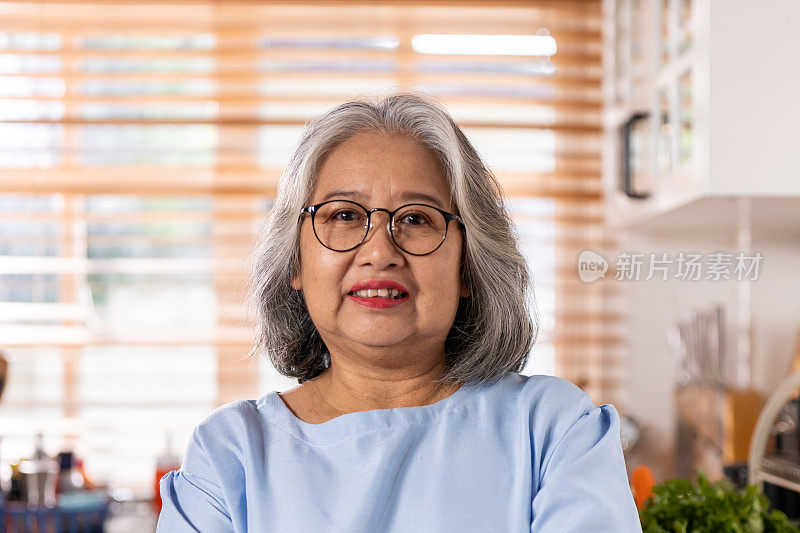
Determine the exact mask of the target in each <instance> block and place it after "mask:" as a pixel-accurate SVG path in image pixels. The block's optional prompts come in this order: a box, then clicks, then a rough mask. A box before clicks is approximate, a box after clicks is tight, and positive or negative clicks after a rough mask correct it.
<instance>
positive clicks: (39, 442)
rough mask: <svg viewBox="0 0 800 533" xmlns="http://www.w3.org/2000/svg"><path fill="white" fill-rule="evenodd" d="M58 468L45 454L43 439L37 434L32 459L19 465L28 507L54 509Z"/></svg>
mask: <svg viewBox="0 0 800 533" xmlns="http://www.w3.org/2000/svg"><path fill="white" fill-rule="evenodd" d="M58 466H59V465H58V463H57V462H56V461H54V460H53V459H51V458H50V457H48V456H47V454H46V453H45V451H44V437H43V436H42V434H41V433H38V434H37V435H36V451H35V452H34V454H33V459H25V460H23V461H21V462H20V464H19V471H20V473H21V474H22V478H23V481H24V484H25V488H26V494H25V499H26V501H27V502H28V505H29V506H30V507H55V505H56V481H57V479H58V471H59V468H58Z"/></svg>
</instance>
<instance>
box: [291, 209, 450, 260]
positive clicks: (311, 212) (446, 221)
mask: <svg viewBox="0 0 800 533" xmlns="http://www.w3.org/2000/svg"><path fill="white" fill-rule="evenodd" d="M333 202H347V203H350V204H354V205H357V206H358V207H360V208H361V209H363V210H364V212H365V213H366V214H367V224H366V226H365V227H366V231H365V232H364V236H363V237H362V238H361V241H359V243H358V244H356V245H355V246H353V247H352V248H348V249H346V250H337V249H335V248H331V247H330V246H328V245H326V244H325V243H324V242H322V239H320V238H319V235H318V234H317V227H316V225H315V224H314V216H315V215H316V214H317V211H318V210H319V208H320V207H322V206H323V205H325V204H330V203H333ZM412 205H421V206H425V207H430V208H431V209H435V210H436V211H438V212H439V213H441V214H442V215H443V216H444V235H443V236H442V240H441V242H439V244H437V245H436V248H434V249H433V250H431V251H430V252H425V253H424V254H415V253H412V252H409V251H408V250H406V249H405V248H403V247H402V246H400V245H399V244H398V243H397V240H396V239H395V238H394V225H393V224H392V221H393V220H394V215H395V213H397V212H398V211H400V210H401V209H404V208H406V207H409V206H412ZM375 211H383V212H384V213H387V214H388V215H389V223H388V224H387V226H388V230H389V236H390V237H391V238H392V242H393V243H394V244H395V246H397V247H398V248H399V249H400V250H402V251H403V252H405V253H407V254H409V255H415V256H417V257H420V256H423V255H429V254H432V253H433V252H435V251H436V250H438V249H439V248H441V246H442V244H444V241H445V239H447V230H448V229H449V228H450V221H451V220H455V221H457V222H458V223H459V224H461V227H462V228H465V229H466V226H465V225H464V221H463V220H462V219H461V217H460V216H458V215H454V214H453V213H448V212H447V211H445V210H444V209H439V208H438V207H436V206H434V205H429V204H422V203H416V202H415V203H411V204H405V205H401V206H400V207H398V208H397V209H395V210H394V211H389V210H388V209H385V208H383V207H376V208H374V209H367V208H366V207H364V206H363V205H361V204H360V203H358V202H354V201H352V200H341V199H333V200H328V201H327V202H322V203H320V204H315V205H309V206H307V207H304V208H303V209H301V210H300V216H301V217H302V216H303V215H304V214H305V213H308V214H309V215H311V229H313V230H314V236H315V237H316V238H317V242H319V243H320V244H321V245H322V246H324V247H325V248H327V249H328V250H331V251H333V252H349V251H351V250H355V249H356V248H358V247H359V246H361V245H362V244H364V241H365V240H367V235H369V230H370V229H372V213H374V212H375Z"/></svg>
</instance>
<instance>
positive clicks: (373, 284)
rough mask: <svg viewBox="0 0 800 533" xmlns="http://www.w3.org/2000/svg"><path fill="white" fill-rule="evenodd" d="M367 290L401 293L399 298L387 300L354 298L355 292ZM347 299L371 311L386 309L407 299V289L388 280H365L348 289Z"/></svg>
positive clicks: (379, 297) (378, 297) (373, 297)
mask: <svg viewBox="0 0 800 533" xmlns="http://www.w3.org/2000/svg"><path fill="white" fill-rule="evenodd" d="M367 289H395V290H397V291H400V292H401V293H403V294H402V295H401V297H400V298H388V297H383V296H372V297H369V298H365V297H363V296H356V295H355V294H353V293H355V292H356V291H362V290H367ZM347 297H348V298H350V300H351V301H353V302H354V303H357V304H359V305H363V306H364V307H370V308H372V309H386V308H387V307H394V306H396V305H400V304H402V303H403V302H405V301H406V300H408V298H409V293H408V289H406V288H405V287H403V286H402V285H400V284H399V283H397V282H395V281H390V280H377V279H374V280H366V281H360V282H358V283H356V284H355V285H353V286H352V287H351V288H350V291H349V292H348V294H347Z"/></svg>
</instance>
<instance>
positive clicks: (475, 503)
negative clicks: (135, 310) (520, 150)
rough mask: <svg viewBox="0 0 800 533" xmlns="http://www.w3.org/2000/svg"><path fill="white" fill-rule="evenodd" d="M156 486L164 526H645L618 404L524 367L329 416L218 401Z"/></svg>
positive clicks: (271, 396)
mask: <svg viewBox="0 0 800 533" xmlns="http://www.w3.org/2000/svg"><path fill="white" fill-rule="evenodd" d="M161 497H162V500H163V508H162V511H161V515H160V517H159V521H158V528H157V531H158V532H159V533H168V532H169V533H172V532H184V531H200V532H203V533H206V532H210V533H218V532H219V533H221V532H228V531H235V532H245V531H248V532H262V531H264V532H266V531H270V532H272V531H277V532H294V531H302V532H318V531H337V532H348V533H352V532H369V533H375V532H384V531H390V532H414V533H418V532H472V531H475V532H504V533H506V532H523V531H528V532H529V531H536V532H539V533H550V532H559V533H560V532H571V531H580V532H583V531H588V532H601V531H609V532H614V533H619V532H628V531H641V526H640V525H639V519H638V514H637V511H636V506H635V504H634V501H633V496H632V495H631V491H630V487H629V485H628V480H627V475H626V472H625V462H624V459H623V456H622V447H621V444H620V435H619V415H618V413H617V410H616V409H615V408H614V406H612V405H601V406H599V407H597V406H595V404H594V403H593V402H592V400H591V399H590V398H589V396H588V395H587V394H586V393H585V392H583V391H581V390H580V389H579V388H578V387H576V386H575V385H573V384H572V383H570V382H568V381H565V380H563V379H560V378H555V377H551V376H531V377H526V376H522V375H520V374H516V373H508V374H506V375H505V376H504V377H503V379H501V380H500V381H499V382H497V383H494V384H491V385H486V384H468V385H464V386H462V387H461V388H460V389H458V390H457V391H456V392H455V393H454V394H452V395H450V396H449V397H447V398H445V399H444V400H441V401H439V402H436V403H433V404H430V405H425V406H420V407H402V408H397V409H377V410H372V411H363V412H356V413H349V414H346V415H342V416H339V417H337V418H334V419H332V420H329V421H327V422H324V423H322V424H309V423H307V422H303V421H302V420H300V419H299V418H297V417H296V416H295V415H294V414H292V412H291V411H290V410H289V408H288V407H287V406H286V404H284V403H283V400H282V399H281V398H280V396H278V393H277V392H274V391H273V392H270V393H268V394H266V395H265V396H264V397H262V398H261V399H260V400H258V401H255V400H249V401H244V400H241V401H236V402H233V403H230V404H227V405H224V406H222V407H220V408H218V409H217V410H215V411H214V412H212V413H211V415H210V416H209V417H208V418H207V419H206V420H205V421H203V422H202V423H200V424H199V425H198V426H197V428H196V429H195V431H194V434H193V436H192V439H191V441H190V442H189V446H188V448H187V450H186V455H185V457H184V460H183V465H182V466H181V468H180V470H178V471H175V472H170V473H168V474H167V475H165V476H164V477H163V478H162V479H161Z"/></svg>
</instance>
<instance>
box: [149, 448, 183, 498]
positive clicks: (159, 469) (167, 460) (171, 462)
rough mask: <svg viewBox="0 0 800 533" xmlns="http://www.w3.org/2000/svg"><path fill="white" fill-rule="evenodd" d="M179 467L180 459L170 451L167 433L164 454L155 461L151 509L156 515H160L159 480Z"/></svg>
mask: <svg viewBox="0 0 800 533" xmlns="http://www.w3.org/2000/svg"><path fill="white" fill-rule="evenodd" d="M180 467H181V459H180V457H178V456H177V455H176V454H175V453H174V452H173V451H172V433H167V436H166V446H165V447H164V453H163V454H161V455H160V456H159V457H158V460H157V461H156V477H155V483H154V487H153V489H154V492H153V507H154V509H155V512H156V514H159V513H161V488H160V485H161V484H160V482H161V478H162V477H164V476H165V475H166V474H167V473H168V472H171V471H173V470H177V469H179V468H180Z"/></svg>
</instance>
